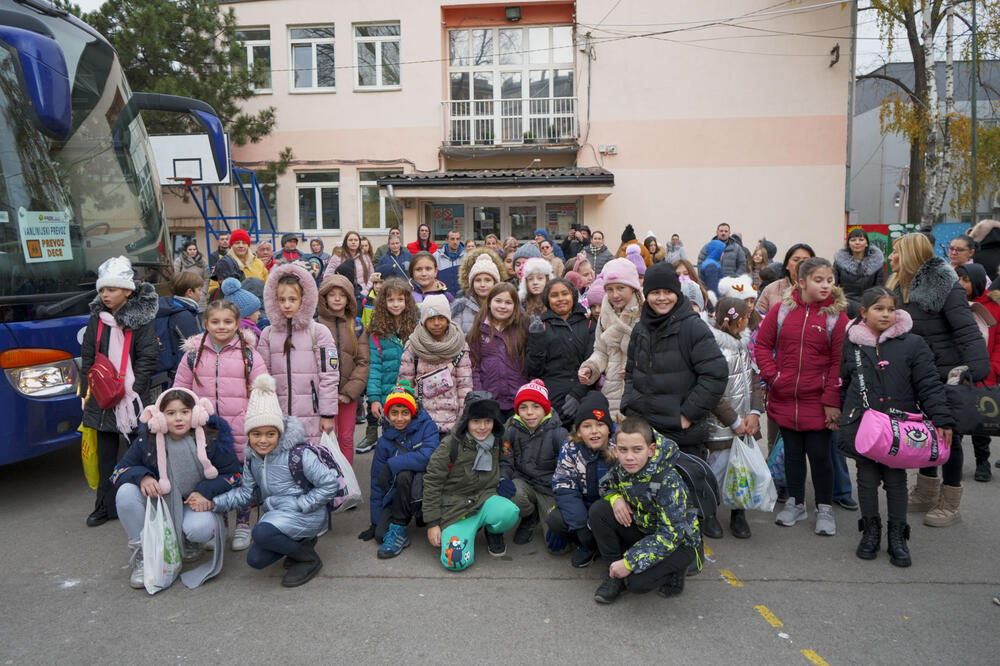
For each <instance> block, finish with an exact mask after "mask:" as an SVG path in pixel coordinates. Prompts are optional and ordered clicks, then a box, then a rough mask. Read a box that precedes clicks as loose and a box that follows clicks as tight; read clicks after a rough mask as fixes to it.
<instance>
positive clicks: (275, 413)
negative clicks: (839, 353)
mask: <svg viewBox="0 0 1000 666" xmlns="http://www.w3.org/2000/svg"><path fill="white" fill-rule="evenodd" d="M268 426H272V427H275V428H277V429H278V432H285V419H284V416H283V415H282V413H281V403H279V402H278V394H277V393H275V383H274V377H272V376H271V375H261V376H259V377H257V379H255V380H254V381H253V390H252V391H250V400H249V401H248V402H247V411H246V418H245V419H244V421H243V427H244V429H245V430H246V432H247V434H248V435H249V434H250V431H251V430H253V429H254V428H265V427H268Z"/></svg>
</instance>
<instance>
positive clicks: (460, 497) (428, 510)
mask: <svg viewBox="0 0 1000 666" xmlns="http://www.w3.org/2000/svg"><path fill="white" fill-rule="evenodd" d="M493 437H494V438H495V442H494V444H493V468H492V469H491V470H490V471H488V472H482V471H478V470H474V469H472V463H473V462H475V460H476V441H475V440H474V439H472V437H471V436H470V435H469V419H468V416H467V415H466V414H463V415H462V418H461V419H460V420H459V422H458V423H457V424H456V425H455V429H454V430H452V431H451V433H449V434H448V436H447V437H445V438H444V441H442V442H441V445H440V446H439V447H437V449H435V451H434V453H433V454H431V459H430V461H428V463H427V473H426V474H425V475H424V501H423V514H424V522H425V523H427V526H428V527H434V526H435V525H437V526H440V527H441V528H442V529H443V528H445V527H448V526H449V525H451V524H452V523H455V522H457V521H459V520H461V519H463V518H467V517H469V516H472V515H474V514H476V513H477V512H478V511H479V510H480V509H482V508H483V504H485V503H486V500H488V499H489V498H491V497H493V496H494V495H496V488H497V484H498V483H499V482H500V447H501V444H502V442H503V424H502V423H500V422H498V421H494V422H493ZM456 444H457V445H458V450H457V455H456V456H455V462H454V463H452V461H451V450H452V447H454V446H455V445H456Z"/></svg>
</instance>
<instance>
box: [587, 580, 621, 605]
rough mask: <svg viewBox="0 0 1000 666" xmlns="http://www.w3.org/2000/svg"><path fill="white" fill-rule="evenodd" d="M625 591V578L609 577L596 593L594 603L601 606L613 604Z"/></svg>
mask: <svg viewBox="0 0 1000 666" xmlns="http://www.w3.org/2000/svg"><path fill="white" fill-rule="evenodd" d="M624 591H625V580H624V579H623V578H611V577H610V576H608V577H607V578H605V579H604V582H603V583H601V586H600V587H598V588H597V591H596V592H594V601H596V602H597V603H599V604H613V603H615V599H617V598H618V597H619V596H621V593H622V592H624Z"/></svg>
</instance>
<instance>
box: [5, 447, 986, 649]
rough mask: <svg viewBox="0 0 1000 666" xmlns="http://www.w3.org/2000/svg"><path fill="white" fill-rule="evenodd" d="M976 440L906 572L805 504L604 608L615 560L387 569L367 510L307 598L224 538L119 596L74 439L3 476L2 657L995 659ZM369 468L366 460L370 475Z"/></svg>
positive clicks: (540, 545)
mask: <svg viewBox="0 0 1000 666" xmlns="http://www.w3.org/2000/svg"><path fill="white" fill-rule="evenodd" d="M359 432H360V430H359ZM966 446H967V449H970V450H967V453H966V461H967V462H966V479H967V481H966V484H965V496H964V498H963V502H962V513H963V515H964V520H963V522H961V523H960V524H958V525H955V526H953V527H949V528H944V529H935V528H930V527H925V526H924V525H923V524H922V523H921V520H920V518H919V517H918V516H916V515H911V523H912V530H913V535H912V539H911V541H910V548H911V552H912V554H913V560H914V564H913V566H912V567H910V568H908V569H899V568H896V567H893V566H891V565H890V564H889V560H888V557H887V556H886V554H885V553H884V550H883V552H882V553H880V555H879V557H878V559H876V560H874V561H870V562H869V561H862V560H859V559H857V558H856V557H855V556H854V549H855V547H856V546H857V543H858V540H859V534H858V532H857V519H858V515H859V514H858V513H857V512H849V511H845V510H843V509H841V508H839V507H837V508H836V518H837V527H838V532H837V536H835V537H820V536H816V535H815V534H813V531H812V530H813V518H812V515H811V512H810V519H809V521H807V522H804V523H799V524H798V525H797V526H795V527H793V528H784V527H778V526H776V525H775V524H774V518H773V516H774V513H770V514H764V513H759V512H751V513H750V514H749V518H750V524H751V527H752V530H753V537H752V538H751V539H749V540H746V541H740V540H737V539H734V538H733V537H732V536H731V535H730V534H729V533H728V532H727V534H726V536H725V537H724V538H722V539H719V540H708V541H707V546H708V552H709V553H710V555H708V561H706V563H705V568H704V570H703V572H702V573H701V574H700V575H698V576H696V577H693V578H688V579H687V587H686V589H685V591H684V594H683V595H681V596H680V597H676V598H673V599H663V598H661V597H659V596H657V595H656V594H655V593H654V594H648V595H644V596H638V595H629V594H625V595H623V596H622V597H621V598H620V599H619V600H618V602H617V603H616V604H614V605H613V606H600V605H598V604H596V603H595V602H594V600H593V593H594V590H595V589H596V588H597V586H598V585H599V583H600V582H601V579H602V577H603V575H604V571H605V570H604V568H603V567H602V566H601V565H600V564H599V563H595V564H594V565H592V566H591V567H590V568H588V569H583V570H579V569H574V568H572V567H571V566H570V564H569V557H568V556H553V555H550V554H548V553H547V552H546V550H545V544H544V539H543V538H542V533H541V530H539V531H538V532H536V536H535V539H534V541H533V542H531V543H530V544H528V545H526V546H515V545H514V544H513V543H512V539H511V536H512V535H511V534H508V539H507V542H508V552H507V555H506V556H505V557H503V558H499V559H497V558H493V557H490V556H489V554H488V553H487V551H486V548H485V543H483V542H482V538H481V537H480V542H478V543H477V545H476V556H477V560H476V562H475V564H474V565H473V567H472V568H470V569H469V570H467V571H465V572H462V573H451V572H449V571H446V570H445V569H444V568H443V567H442V566H441V565H440V563H439V562H438V553H437V551H436V549H433V548H432V547H431V546H430V545H429V544H428V543H427V540H426V538H425V536H424V534H425V532H424V530H423V529H418V528H413V527H411V528H410V539H411V541H412V545H411V546H410V547H409V548H407V549H406V550H404V551H403V553H402V554H401V555H400V556H399V557H397V558H395V559H393V560H378V559H377V558H376V557H375V550H376V545H375V544H374V542H369V543H364V542H361V541H359V540H358V539H357V534H358V533H359V532H361V531H362V530H363V529H364V528H365V527H366V526H367V524H368V511H367V506H365V507H362V508H359V509H357V510H353V511H350V512H348V513H347V514H345V515H343V516H337V517H335V522H334V527H333V530H332V532H330V533H328V534H327V535H325V536H324V537H322V538H321V539H320V541H319V544H318V546H317V550H318V552H319V553H320V555H321V556H322V557H323V560H324V564H325V566H324V567H323V570H322V572H321V573H320V575H319V576H318V577H317V578H315V579H314V580H313V581H312V582H310V583H309V584H307V585H305V586H304V587H301V588H297V589H286V588H283V587H281V585H280V579H281V575H282V573H283V570H282V569H281V567H280V565H276V566H273V567H271V568H270V569H267V570H264V571H256V570H253V569H251V568H250V567H248V566H247V564H246V561H245V557H244V554H243V553H232V552H231V551H229V550H228V546H227V550H226V554H225V566H224V569H223V572H222V574H221V575H220V576H218V577H217V578H215V579H213V580H211V581H209V582H207V583H206V584H205V585H203V586H202V587H200V588H199V589H196V590H188V589H186V588H184V587H183V585H181V584H180V582H179V581H178V582H177V583H175V584H174V586H173V587H171V588H170V589H168V590H166V591H164V592H161V593H159V594H157V595H156V596H153V597H150V596H149V595H147V594H146V592H145V591H144V590H133V589H131V588H130V587H129V585H128V569H127V568H126V565H127V562H128V549H127V547H126V539H125V535H124V532H123V531H122V529H121V526H120V525H119V523H118V522H117V521H114V522H109V523H107V524H105V525H103V526H101V527H97V528H88V527H86V526H85V525H84V520H85V518H86V516H87V514H88V513H89V511H90V509H91V507H92V505H93V491H91V490H90V489H89V488H88V487H87V484H86V482H85V481H84V478H83V472H82V468H81V466H80V461H79V450H78V449H76V448H70V449H66V450H63V451H60V452H57V453H55V454H51V455H48V456H44V457H41V458H37V459H34V460H30V461H27V462H24V463H19V464H15V465H10V466H7V467H0V507H2V510H0V534H2V538H0V567H2V568H0V571H2V572H3V573H2V577H0V604H2V611H0V664H49V663H54V662H57V661H58V662H62V663H73V664H77V663H80V664H83V663H97V662H100V663H106V664H133V663H139V662H144V663H157V664H158V663H213V664H236V663H243V664H245V663H279V662H282V663H308V664H311V663H338V662H339V663H346V664H388V663H393V662H397V663H408V664H425V663H426V664H442V665H448V666H451V665H454V664H467V663H473V664H505V665H508V666H509V665H511V664H541V663H578V664H598V663H632V664H639V663H670V662H673V661H677V660H684V661H686V662H689V663H696V664H735V663H740V664H752V665H755V666H756V665H760V666H763V665H765V664H767V665H771V664H799V665H802V664H809V663H812V664H824V663H827V664H889V663H892V664H941V663H948V664H997V663H1000V607H998V606H995V605H994V604H993V603H992V601H991V599H992V597H993V595H994V594H995V593H997V592H1000V575H998V573H1000V560H998V557H997V553H998V549H1000V531H998V527H1000V520H998V518H997V506H998V498H1000V474H998V479H997V480H995V481H994V482H992V483H986V484H984V483H976V482H974V481H972V460H971V459H972V453H971V447H969V446H968V444H966ZM994 448H995V449H998V450H1000V444H998V443H996V442H994ZM370 461H371V454H366V455H361V456H358V457H357V460H356V467H357V471H358V475H359V478H362V479H366V478H367V474H368V467H369V465H370ZM996 471H997V472H1000V470H996ZM852 475H853V471H852ZM364 485H365V484H364V483H363V487H364ZM811 497H812V496H811V491H810V492H809V500H810V502H811ZM778 508H780V505H779V506H778ZM776 511H777V509H776ZM720 515H721V517H722V522H723V524H724V525H726V526H727V527H728V510H726V509H725V508H723V509H721V512H720ZM883 539H884V537H883ZM883 549H884V542H883Z"/></svg>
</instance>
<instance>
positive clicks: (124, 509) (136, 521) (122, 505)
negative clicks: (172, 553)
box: [115, 483, 215, 543]
mask: <svg viewBox="0 0 1000 666" xmlns="http://www.w3.org/2000/svg"><path fill="white" fill-rule="evenodd" d="M115 504H116V505H117V506H118V519H119V520H121V522H122V527H124V528H125V534H127V535H128V540H129V541H130V542H132V543H135V542H136V541H139V540H140V539H141V538H142V526H143V524H144V523H145V522H146V498H145V497H143V495H142V490H140V489H139V486H137V485H135V484H134V483H123V484H122V485H121V487H120V488H119V489H118V494H117V495H116V496H115ZM181 526H182V527H183V529H184V536H185V537H186V538H187V540H188V541H190V542H191V543H207V542H209V541H211V540H212V537H213V536H214V535H215V514H213V513H212V512H211V511H193V510H191V509H190V508H188V506H187V505H185V506H184V517H183V518H182V520H181Z"/></svg>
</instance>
